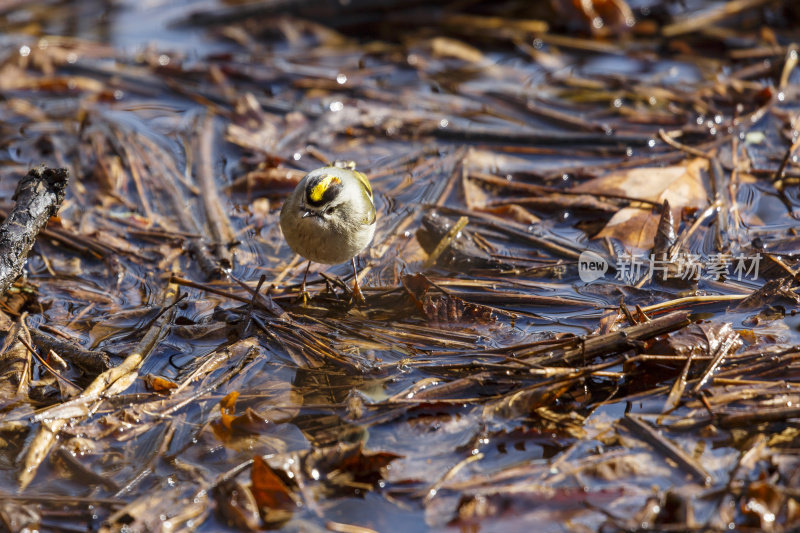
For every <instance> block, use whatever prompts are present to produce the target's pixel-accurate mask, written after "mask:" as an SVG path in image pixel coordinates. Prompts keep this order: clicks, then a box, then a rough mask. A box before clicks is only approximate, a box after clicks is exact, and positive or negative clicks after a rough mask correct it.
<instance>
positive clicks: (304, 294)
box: [300, 259, 311, 306]
mask: <svg viewBox="0 0 800 533" xmlns="http://www.w3.org/2000/svg"><path fill="white" fill-rule="evenodd" d="M309 268H311V260H310V259H309V261H308V264H307V265H306V273H305V274H303V284H302V285H300V298H302V300H303V306H306V305H308V300H309V299H311V295H309V294H308V291H307V290H306V278H307V277H308V269H309Z"/></svg>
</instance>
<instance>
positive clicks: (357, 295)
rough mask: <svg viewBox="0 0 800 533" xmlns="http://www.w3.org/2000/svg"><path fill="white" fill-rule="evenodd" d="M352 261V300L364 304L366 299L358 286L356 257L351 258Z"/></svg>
mask: <svg viewBox="0 0 800 533" xmlns="http://www.w3.org/2000/svg"><path fill="white" fill-rule="evenodd" d="M351 261H352V263H353V301H354V302H357V303H361V304H366V303H367V300H365V299H364V294H363V293H362V292H361V287H359V286H358V270H356V258H355V257H353V259H351Z"/></svg>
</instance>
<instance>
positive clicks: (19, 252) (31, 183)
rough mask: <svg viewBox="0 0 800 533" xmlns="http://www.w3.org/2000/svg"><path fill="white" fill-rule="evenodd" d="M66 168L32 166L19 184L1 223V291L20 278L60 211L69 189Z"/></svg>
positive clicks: (3, 291)
mask: <svg viewBox="0 0 800 533" xmlns="http://www.w3.org/2000/svg"><path fill="white" fill-rule="evenodd" d="M68 180H69V171H68V170H67V169H65V168H47V167H44V166H42V167H39V168H33V169H31V170H30V171H29V172H28V174H26V175H25V177H24V178H22V180H21V181H20V182H19V184H18V185H17V190H16V192H15V193H14V200H15V201H16V202H17V205H16V206H15V207H14V209H12V210H11V213H9V215H8V218H6V220H5V221H4V222H3V224H2V225H0V294H3V293H5V292H6V290H7V289H8V288H9V287H10V286H11V284H12V283H14V281H15V280H16V279H17V277H18V276H19V274H20V272H22V267H23V265H24V264H25V260H26V259H27V258H28V252H30V250H31V247H33V243H34V242H35V241H36V237H37V235H39V232H40V231H41V230H42V228H44V227H45V225H46V224H47V220H48V219H49V218H50V217H51V216H53V215H55V214H56V213H57V212H58V208H59V207H60V206H61V201H62V200H63V199H64V191H65V190H66V188H67V181H68Z"/></svg>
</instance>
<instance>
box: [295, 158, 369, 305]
mask: <svg viewBox="0 0 800 533" xmlns="http://www.w3.org/2000/svg"><path fill="white" fill-rule="evenodd" d="M375 220H376V213H375V204H374V203H373V200H372V187H370V185H369V180H368V179H367V177H366V176H365V175H364V174H362V173H361V172H358V171H356V170H355V165H353V164H349V165H348V166H347V167H345V166H340V164H339V163H335V164H333V165H331V166H327V167H323V168H318V169H316V170H312V171H311V172H309V173H308V174H306V175H305V176H304V177H303V179H301V180H300V183H298V184H297V187H295V189H294V191H293V192H292V194H291V195H290V196H289V198H288V199H287V200H286V202H285V203H284V204H283V208H282V209H281V230H282V231H283V236H284V238H285V239H286V242H287V243H288V244H289V247H290V248H291V249H292V250H293V251H294V252H296V253H298V254H300V255H302V256H303V257H305V258H306V259H308V265H307V266H306V273H305V275H304V276H303V286H302V291H303V295H304V296H305V295H306V277H307V276H308V269H309V268H310V267H311V262H312V261H313V262H315V263H325V264H328V265H336V264H339V263H344V262H345V261H348V260H350V261H352V263H353V275H354V278H355V283H354V286H353V297H354V298H355V299H356V300H358V301H361V302H364V295H363V294H362V293H361V289H360V288H359V286H358V272H357V271H356V260H355V256H356V255H358V254H359V253H360V252H361V251H362V250H363V249H364V248H366V247H367V246H368V245H369V243H370V242H371V241H372V237H373V235H375Z"/></svg>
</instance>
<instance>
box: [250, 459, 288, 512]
mask: <svg viewBox="0 0 800 533" xmlns="http://www.w3.org/2000/svg"><path fill="white" fill-rule="evenodd" d="M250 481H251V485H250V491H251V492H252V493H253V498H255V501H256V504H257V505H258V508H259V509H260V511H261V517H262V518H263V519H264V521H265V522H267V523H268V524H270V525H273V526H274V525H276V524H278V523H283V522H285V521H287V520H289V519H290V518H291V517H292V513H293V512H294V509H295V508H296V507H297V504H296V503H295V499H294V497H293V496H292V491H291V489H289V487H287V486H286V483H284V482H283V480H282V479H281V478H280V476H278V474H277V473H276V472H275V471H274V470H273V469H272V467H271V466H269V464H268V463H267V462H266V461H265V460H264V459H263V458H262V457H261V456H260V455H256V456H255V457H253V468H252V470H251V471H250Z"/></svg>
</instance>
